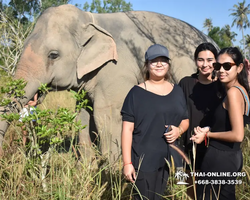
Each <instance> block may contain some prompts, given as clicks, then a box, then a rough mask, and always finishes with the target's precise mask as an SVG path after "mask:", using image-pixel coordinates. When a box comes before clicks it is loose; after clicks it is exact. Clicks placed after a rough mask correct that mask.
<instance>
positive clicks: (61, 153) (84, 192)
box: [0, 91, 250, 200]
mask: <svg viewBox="0 0 250 200" xmlns="http://www.w3.org/2000/svg"><path fill="white" fill-rule="evenodd" d="M58 107H66V108H68V109H70V110H72V111H74V107H75V100H74V99H73V98H72V94H71V93H70V92H66V91H65V92H52V93H49V95H47V97H46V98H45V100H44V102H43V103H42V104H40V105H39V108H41V109H54V110H56V109H58ZM245 132H246V134H245V135H246V136H245V140H244V142H243V144H242V147H243V154H244V166H243V171H244V172H246V174H247V176H246V177H243V178H241V179H242V180H243V183H242V184H241V185H237V186H236V189H237V199H242V200H244V199H250V186H249V185H250V183H249V177H250V131H249V130H248V129H246V131H245ZM73 139H74V138H71V136H70V135H68V136H67V140H73ZM73 143H74V145H73V148H72V149H68V148H67V142H64V143H63V144H62V145H61V146H60V148H58V149H57V151H54V152H53V153H52V155H51V158H50V159H49V163H48V166H49V167H48V168H47V169H46V178H45V181H41V179H39V178H34V177H33V176H32V174H31V173H30V171H29V169H30V167H29V166H28V165H32V163H30V162H28V161H27V156H26V154H25V152H26V149H25V147H23V145H22V141H21V130H20V127H13V126H11V127H10V128H9V129H8V132H7V133H6V136H5V143H4V151H5V155H4V157H3V158H2V159H1V162H0V199H13V200H14V199H33V200H36V199H39V200H41V199H53V200H54V199H58V200H66V199H84V200H85V199H86V200H87V199H93V200H95V199H104V200H116V199H132V195H131V194H132V188H133V185H132V184H130V183H127V182H126V181H125V179H124V177H123V175H122V161H121V158H120V159H118V160H117V161H115V162H112V163H110V162H109V160H108V159H107V156H106V155H100V154H99V153H98V152H97V156H96V159H93V160H92V161H91V163H90V162H89V160H88V159H87V158H86V157H84V156H83V155H82V154H81V153H79V152H78V149H79V150H80V148H79V146H78V144H77V141H75V140H74V142H73ZM35 168H36V171H37V173H38V174H39V173H40V172H41V171H42V170H43V167H42V166H38V165H36V166H35ZM174 171H175V169H174V166H172V167H171V175H170V178H169V183H168V187H167V188H166V194H165V195H164V196H163V198H164V199H176V200H181V199H182V200H184V199H190V198H189V197H188V195H187V194H186V188H187V186H184V185H177V184H176V183H177V180H176V179H175V177H174ZM44 184H45V185H46V187H44Z"/></svg>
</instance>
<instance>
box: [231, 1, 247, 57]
mask: <svg viewBox="0 0 250 200" xmlns="http://www.w3.org/2000/svg"><path fill="white" fill-rule="evenodd" d="M245 3H246V1H245V0H243V2H241V3H240V2H239V3H238V5H237V4H234V6H233V7H234V9H229V10H231V11H233V12H232V13H231V14H230V15H232V16H233V17H234V19H233V23H232V27H233V26H234V25H235V24H236V27H237V28H239V30H241V31H242V38H243V45H244V46H243V49H244V56H245V57H246V50H245V39H244V29H246V28H247V27H250V23H249V20H248V17H247V15H248V14H250V10H249V8H250V4H248V5H247V6H245Z"/></svg>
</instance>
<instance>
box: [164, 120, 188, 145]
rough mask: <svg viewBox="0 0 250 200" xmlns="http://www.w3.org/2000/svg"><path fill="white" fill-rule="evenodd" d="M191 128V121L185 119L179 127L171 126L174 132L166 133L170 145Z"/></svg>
mask: <svg viewBox="0 0 250 200" xmlns="http://www.w3.org/2000/svg"><path fill="white" fill-rule="evenodd" d="M188 126H189V119H183V120H182V121H181V123H180V125H179V126H178V127H176V126H173V125H171V128H172V130H171V131H169V132H167V133H164V135H165V137H166V140H167V142H168V143H173V142H174V141H175V140H176V139H178V138H179V137H180V136H181V135H182V134H183V133H184V132H185V131H186V130H187V129H188Z"/></svg>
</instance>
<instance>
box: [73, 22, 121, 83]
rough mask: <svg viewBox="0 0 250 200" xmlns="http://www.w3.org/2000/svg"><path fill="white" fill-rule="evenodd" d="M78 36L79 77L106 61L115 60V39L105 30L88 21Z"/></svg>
mask: <svg viewBox="0 0 250 200" xmlns="http://www.w3.org/2000/svg"><path fill="white" fill-rule="evenodd" d="M80 37H81V38H80V41H81V43H82V44H81V45H82V51H81V54H80V56H79V58H78V61H77V76H78V78H79V79H80V78H82V77H83V76H84V75H85V74H88V73H89V72H91V71H94V70H95V69H97V68H99V67H101V66H102V65H103V64H105V63H106V62H108V61H111V60H114V61H117V59H118V56H117V51H116V44H115V41H114V40H113V38H112V36H111V34H110V33H108V32H107V31H106V30H104V29H102V28H101V27H99V26H97V25H94V24H92V23H90V24H88V25H86V26H85V27H84V29H83V32H82V33H81V35H80Z"/></svg>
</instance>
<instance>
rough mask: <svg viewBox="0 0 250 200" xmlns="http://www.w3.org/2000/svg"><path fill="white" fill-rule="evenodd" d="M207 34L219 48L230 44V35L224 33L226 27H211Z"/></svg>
mask: <svg viewBox="0 0 250 200" xmlns="http://www.w3.org/2000/svg"><path fill="white" fill-rule="evenodd" d="M208 36H209V37H211V38H212V39H213V40H214V41H215V42H216V44H217V45H218V46H219V47H220V49H222V48H224V47H228V46H232V41H231V39H230V37H228V35H227V34H226V29H225V28H222V29H220V27H218V26H217V27H213V28H212V30H211V31H210V32H209V33H208Z"/></svg>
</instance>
